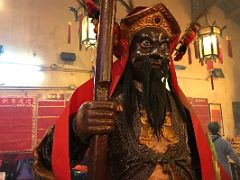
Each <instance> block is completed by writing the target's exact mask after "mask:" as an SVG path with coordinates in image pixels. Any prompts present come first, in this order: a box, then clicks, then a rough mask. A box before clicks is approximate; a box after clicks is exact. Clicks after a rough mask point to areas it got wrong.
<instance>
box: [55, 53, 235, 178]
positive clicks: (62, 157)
mask: <svg viewBox="0 0 240 180" xmlns="http://www.w3.org/2000/svg"><path fill="white" fill-rule="evenodd" d="M126 62H127V57H124V58H122V59H121V60H118V61H116V62H115V63H114V65H113V69H112V82H111V87H110V96H111V95H112V93H113V91H114V89H115V87H116V85H117V83H118V81H119V79H120V77H121V76H122V73H123V71H124V68H125V65H126ZM170 72H171V76H172V82H173V88H174V90H175V92H176V93H177V95H178V96H179V99H180V101H181V102H182V104H183V105H184V106H185V107H186V108H187V109H188V110H189V112H190V115H191V120H192V124H193V128H194V133H195V138H196V142H197V147H198V152H199V156H200V163H201V171H202V178H203V180H211V179H216V174H215V171H214V167H213V163H212V153H211V150H210V147H209V143H208V139H207V136H206V134H205V133H204V131H203V129H202V127H201V124H200V122H199V119H198V118H197V116H196V114H195V112H194V111H193V109H192V107H191V105H190V103H189V102H188V100H187V98H186V96H185V95H184V94H183V92H182V91H181V89H180V88H179V86H178V82H177V77H176V72H175V69H174V64H173V61H171V63H170ZM93 89H94V82H93V79H90V80H88V81H87V82H86V83H84V84H83V85H82V86H80V87H79V88H78V89H76V91H75V92H74V93H73V95H72V97H71V100H70V102H69V103H68V104H67V106H66V108H65V110H64V112H63V114H62V115H61V116H60V117H59V119H58V120H57V122H56V124H55V130H54V142H53V147H52V168H53V173H54V176H55V177H56V179H57V180H70V179H71V176H70V160H69V149H68V147H69V142H68V140H69V136H68V134H69V132H68V130H69V116H70V115H71V114H74V113H76V112H77V111H78V109H79V107H80V106H81V104H82V103H84V102H86V101H91V100H92V99H93ZM220 169H221V170H220V173H221V179H222V180H228V179H229V180H230V177H229V176H228V175H227V174H226V172H225V171H224V170H222V168H221V167H220Z"/></svg>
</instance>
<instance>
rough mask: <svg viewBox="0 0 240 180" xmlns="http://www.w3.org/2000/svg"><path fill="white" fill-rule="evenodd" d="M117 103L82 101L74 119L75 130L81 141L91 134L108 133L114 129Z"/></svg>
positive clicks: (86, 139) (87, 138)
mask: <svg viewBox="0 0 240 180" xmlns="http://www.w3.org/2000/svg"><path fill="white" fill-rule="evenodd" d="M116 112H117V104H116V103H115V102H113V101H90V102H86V103H84V104H83V105H82V106H81V107H80V109H79V111H78V113H77V116H76V119H75V132H76V134H77V135H78V137H79V138H80V140H81V141H82V142H85V143H86V142H87V141H88V140H89V138H90V137H91V136H92V135H96V134H98V135H99V134H108V133H110V132H112V131H113V130H114V122H115V121H114V118H115V115H116Z"/></svg>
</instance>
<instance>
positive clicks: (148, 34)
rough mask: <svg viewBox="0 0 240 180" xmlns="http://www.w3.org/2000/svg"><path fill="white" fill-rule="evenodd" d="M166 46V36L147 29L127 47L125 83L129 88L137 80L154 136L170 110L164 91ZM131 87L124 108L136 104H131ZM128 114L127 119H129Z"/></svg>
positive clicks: (167, 72) (167, 47) (167, 45)
mask: <svg viewBox="0 0 240 180" xmlns="http://www.w3.org/2000/svg"><path fill="white" fill-rule="evenodd" d="M169 43H170V42H169V39H168V36H167V35H166V33H164V31H162V30H161V29H160V28H155V27H151V28H150V27H146V28H144V29H142V30H140V31H139V32H137V33H136V34H135V36H134V37H133V40H132V43H131V45H130V48H129V59H128V60H129V61H128V64H127V67H128V68H127V70H126V71H125V80H126V82H128V83H129V84H131V83H132V80H136V81H139V82H140V83H141V84H142V85H143V86H142V87H143V89H142V90H143V91H142V96H140V97H139V98H141V99H140V101H141V103H142V104H143V107H144V108H145V110H146V112H147V114H148V119H149V121H150V124H151V125H152V127H154V129H155V131H156V133H157V134H159V132H160V128H161V126H162V124H163V122H164V119H165V116H166V111H169V110H170V109H169V102H168V98H167V90H166V82H167V78H168V77H169V60H170V56H169V52H168V50H169ZM128 83H126V84H128ZM130 87H131V89H130V90H129V91H126V94H127V93H128V96H126V97H127V98H126V99H127V100H129V101H127V102H126V104H127V105H126V107H128V106H129V104H134V103H135V102H131V99H132V94H133V93H132V94H131V92H134V90H132V89H134V88H132V86H130ZM129 92H130V93H129ZM140 101H139V102H140ZM126 109H128V108H126ZM130 110H131V109H130ZM130 110H129V112H127V113H128V114H127V117H128V116H131V115H132V112H131V111H130Z"/></svg>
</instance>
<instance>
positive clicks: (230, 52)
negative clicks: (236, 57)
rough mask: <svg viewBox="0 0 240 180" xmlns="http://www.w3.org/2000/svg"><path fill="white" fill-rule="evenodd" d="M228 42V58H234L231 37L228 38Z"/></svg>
mask: <svg viewBox="0 0 240 180" xmlns="http://www.w3.org/2000/svg"><path fill="white" fill-rule="evenodd" d="M226 41H227V50H228V56H229V57H231V58H232V57H233V53H232V40H231V38H229V37H226Z"/></svg>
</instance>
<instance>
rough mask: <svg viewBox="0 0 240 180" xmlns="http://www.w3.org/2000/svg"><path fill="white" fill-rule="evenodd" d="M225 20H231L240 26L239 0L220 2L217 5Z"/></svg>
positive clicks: (223, 0) (222, 0)
mask: <svg viewBox="0 0 240 180" xmlns="http://www.w3.org/2000/svg"><path fill="white" fill-rule="evenodd" d="M217 7H219V8H220V9H221V10H222V11H223V12H224V13H225V16H226V18H228V19H232V20H233V21H234V22H235V23H237V24H238V25H239V26H240V0H221V1H219V2H218V3H217Z"/></svg>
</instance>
